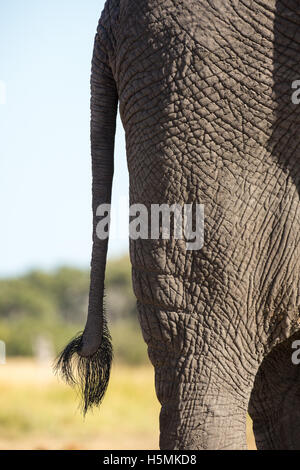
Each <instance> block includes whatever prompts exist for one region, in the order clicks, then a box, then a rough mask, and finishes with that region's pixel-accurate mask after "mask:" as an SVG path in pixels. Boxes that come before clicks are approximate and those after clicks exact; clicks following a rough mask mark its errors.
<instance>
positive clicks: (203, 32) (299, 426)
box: [58, 0, 300, 450]
mask: <svg viewBox="0 0 300 470" xmlns="http://www.w3.org/2000/svg"><path fill="white" fill-rule="evenodd" d="M299 57H300V7H299V3H298V1H297V0H278V1H276V0H242V1H241V0H240V1H238V0H206V1H205V0H107V1H106V3H105V7H104V10H103V12H102V15H101V18H100V21H99V24H98V29H97V34H96V37H95V43H94V52H93V60H92V75H91V153H92V171H93V220H94V229H93V250H92V260H91V279H90V294H89V309H88V318H87V324H86V327H85V330H84V332H83V335H81V336H79V337H77V338H76V339H75V340H73V341H72V342H71V343H70V344H69V345H68V346H67V347H66V349H65V350H64V352H63V353H62V355H61V356H60V359H59V361H58V368H60V369H61V371H62V373H63V374H64V375H65V378H66V379H67V380H69V382H71V383H72V381H73V380H75V377H74V375H73V374H74V370H73V366H74V360H75V359H76V358H77V366H78V371H79V374H80V377H79V379H80V380H81V385H82V387H83V394H84V398H85V410H86V409H87V408H88V406H90V405H91V406H92V405H94V404H99V403H100V401H101V399H102V397H103V394H104V392H105V389H106V386H107V382H108V378H109V370H110V362H111V356H112V348H111V343H110V335H109V332H108V328H107V321H106V317H105V314H104V307H103V294H104V277H105V264H106V254H107V243H108V240H107V239H100V238H99V237H98V236H97V233H96V232H97V230H96V227H97V223H98V222H99V217H98V216H97V214H96V211H97V207H98V206H99V205H101V204H103V203H110V200H111V187H112V178H113V156H114V136H115V126H116V114H117V108H118V104H119V111H120V116H121V120H122V124H123V127H124V130H125V135H126V151H127V162H128V170H129V178H130V204H143V205H144V206H145V207H147V208H150V207H151V206H152V205H153V204H169V205H172V204H174V203H178V204H192V205H193V204H195V203H197V204H198V203H201V204H203V205H204V208H205V231H204V245H203V247H202V248H201V249H198V250H188V249H187V246H186V240H185V239H177V238H175V237H172V236H170V237H169V238H168V239H166V238H163V237H159V238H157V239H152V238H151V237H149V238H148V239H147V238H138V239H130V259H131V264H132V280H133V289H134V292H135V295H136V297H137V306H138V312H139V319H140V324H141V328H142V333H143V337H144V339H145V341H146V343H147V346H148V353H149V358H150V360H151V362H152V364H153V366H154V369H155V387H156V393H157V397H158V399H159V401H160V403H161V412H160V448H161V449H193V450H195V449H245V448H246V437H245V434H246V433H245V423H246V414H247V411H248V410H249V413H250V415H251V417H252V419H253V427H254V433H255V438H256V442H257V447H258V448H259V449H300V370H299V367H298V366H297V365H296V364H294V363H293V362H292V360H291V357H292V352H293V350H292V343H293V341H294V340H295V339H299V338H300V333H299V330H300V324H299V306H300V297H299V295H300V283H299V281H300V276H299V267H300V249H299V248H300V244H299V239H300V203H299V189H300V132H299V128H298V125H299V124H300V108H299V106H298V105H297V103H296V104H295V103H294V100H293V99H292V94H293V93H294V92H295V90H293V86H294V85H293V83H294V82H295V80H297V79H300V61H299ZM128 347H130V345H128Z"/></svg>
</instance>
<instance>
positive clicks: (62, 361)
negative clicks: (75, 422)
mask: <svg viewBox="0 0 300 470" xmlns="http://www.w3.org/2000/svg"><path fill="white" fill-rule="evenodd" d="M83 342H84V336H83V334H82V333H81V334H78V335H77V336H76V337H75V338H73V339H72V341H71V342H70V343H69V344H68V345H67V346H66V347H65V349H64V350H63V351H62V352H61V354H60V355H59V357H58V358H57V360H56V363H55V365H54V371H55V373H57V374H59V375H60V376H61V377H62V379H63V380H64V381H65V382H66V383H67V384H69V385H71V386H75V387H77V388H78V389H79V392H80V397H81V402H82V411H83V414H84V415H85V414H86V413H87V411H88V409H90V408H92V407H94V406H99V405H100V403H101V402H102V399H103V397H104V395H105V392H106V389H107V386H108V382H109V377H110V370H111V363H112V358H113V349H112V344H111V336H110V333H109V330H108V327H107V324H106V321H105V322H104V324H103V332H102V339H101V343H100V345H99V347H98V349H97V350H96V351H95V352H94V353H93V354H91V355H88V356H85V355H82V352H81V351H82V349H83Z"/></svg>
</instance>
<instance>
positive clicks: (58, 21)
mask: <svg viewBox="0 0 300 470" xmlns="http://www.w3.org/2000/svg"><path fill="white" fill-rule="evenodd" d="M103 6H104V0H97V1H96V0H85V1H83V0H51V1H50V0H47V1H45V0H44V1H43V0H10V1H9V2H1V6H0V57H1V60H0V129H1V138H0V214H1V222H2V223H1V230H0V276H14V275H17V274H19V273H23V272H25V271H27V270H28V269H32V268H42V269H51V268H54V267H56V266H59V265H62V264H70V265H73V266H79V267H88V266H89V261H90V252H91V221H92V213H91V170H90V142H89V119H90V111H89V93H90V88H89V87H90V84H89V80H90V63H91V55H92V48H93V41H94V35H95V31H96V27H97V23H98V19H99V17H100V14H101V11H102V9H103ZM4 87H5V91H4ZM4 94H5V96H4ZM4 101H5V102H4ZM127 194H128V172H127V164H126V154H125V143H124V132H123V129H122V125H121V122H120V119H119V118H118V124H117V136H116V146H115V180H114V188H113V201H114V204H113V209H112V210H113V211H114V206H116V205H117V201H119V198H121V199H122V198H123V200H124V198H126V195H127ZM124 232H125V236H124V235H123V237H122V239H120V240H118V239H115V240H111V241H110V244H109V256H116V255H119V254H121V253H123V252H128V240H127V237H126V233H127V228H126V219H125V223H124Z"/></svg>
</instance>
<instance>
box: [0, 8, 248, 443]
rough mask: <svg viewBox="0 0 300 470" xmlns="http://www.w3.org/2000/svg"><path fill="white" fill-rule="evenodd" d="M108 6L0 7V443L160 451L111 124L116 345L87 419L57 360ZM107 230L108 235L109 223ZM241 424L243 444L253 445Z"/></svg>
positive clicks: (83, 222)
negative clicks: (95, 63)
mask: <svg viewBox="0 0 300 470" xmlns="http://www.w3.org/2000/svg"><path fill="white" fill-rule="evenodd" d="M103 6H104V0H86V1H84V2H83V1H82V0H51V1H50V0H49V1H45V0H44V1H42V0H26V1H24V0H10V1H9V2H1V4H0V57H1V61H0V129H1V139H0V192H1V197H0V214H1V220H2V223H1V231H0V341H3V342H5V345H6V363H5V364H0V397H1V399H0V404H1V405H0V449H157V448H158V438H159V425H158V418H159V404H158V401H157V399H156V396H155V391H154V374H153V370H152V366H151V364H150V363H149V360H148V357H147V351H146V346H145V344H144V341H143V338H142V335H141V332H140V328H139V325H138V318H137V311H136V305H135V298H134V296H133V293H132V288H131V270H130V264H129V258H128V227H127V220H128V219H127V218H126V211H124V207H126V201H127V200H128V172H127V164H126V154H125V142H124V132H123V129H122V125H121V123H120V119H119V117H118V123H117V136H116V146H115V162H116V163H115V178H114V186H113V207H112V213H113V214H115V220H114V223H115V224H116V226H117V230H115V231H114V234H115V235H114V236H113V237H112V238H111V239H110V243H109V262H108V267H107V274H106V286H107V299H106V304H107V311H108V314H109V315H108V316H109V324H110V328H111V333H112V337H113V344H114V349H115V360H114V365H113V370H112V377H111V381H110V385H109V390H108V392H107V395H106V398H105V400H104V403H103V405H102V407H101V408H100V410H99V411H95V412H94V413H93V414H89V415H88V416H87V417H86V418H85V420H83V418H82V416H81V414H80V412H79V409H78V400H77V397H76V394H75V392H74V391H73V390H71V389H70V388H69V387H67V386H65V385H64V384H62V383H61V382H60V381H59V380H58V379H57V378H56V377H55V376H54V375H53V372H52V367H51V366H52V363H53V359H54V358H55V356H56V355H57V353H58V352H59V351H60V350H61V348H62V347H63V346H64V345H65V344H66V343H67V341H69V339H70V338H71V337H72V336H74V335H75V334H76V333H78V331H81V330H82V328H83V326H84V323H85V318H86V311H87V300H88V288H89V261H90V252H91V234H92V213H91V168H90V142H89V120H90V111H89V94H90V85H89V80H90V65H91V55H92V49H93V41H94V35H95V31H96V27H97V23H98V19H99V17H100V14H101V11H102V9H103ZM112 229H113V227H112ZM250 427H251V426H250V422H249V427H248V434H249V436H248V437H249V446H250V448H254V444H253V437H252V434H251V429H250Z"/></svg>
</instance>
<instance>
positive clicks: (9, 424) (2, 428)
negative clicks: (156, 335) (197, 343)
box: [0, 359, 254, 450]
mask: <svg viewBox="0 0 300 470" xmlns="http://www.w3.org/2000/svg"><path fill="white" fill-rule="evenodd" d="M0 397H1V406H0V449H99V450H100V449H107V450H110V449H158V439H159V423H158V420H159V409H160V406H159V403H158V401H157V398H156V395H155V391H154V374H153V369H152V366H151V365H143V366H142V365H141V366H135V367H130V366H125V365H121V364H114V366H113V370H112V376H111V381H110V384H109V389H108V392H107V394H106V397H105V400H104V402H103V404H102V406H101V408H100V409H99V410H96V411H94V412H93V413H89V414H88V415H87V416H86V418H85V419H83V417H82V415H81V413H80V410H79V409H78V397H77V396H76V393H75V392H74V391H73V390H72V389H71V388H70V387H67V386H66V385H64V384H63V383H61V382H60V381H59V380H58V379H57V378H56V377H55V376H54V375H53V373H52V369H51V364H46V365H45V364H40V363H37V362H35V361H33V360H25V359H18V360H13V359H10V360H8V363H7V364H6V365H3V366H0ZM248 434H249V439H248V442H249V443H250V448H253V445H254V444H253V437H252V435H251V431H250V427H249V429H248Z"/></svg>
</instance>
